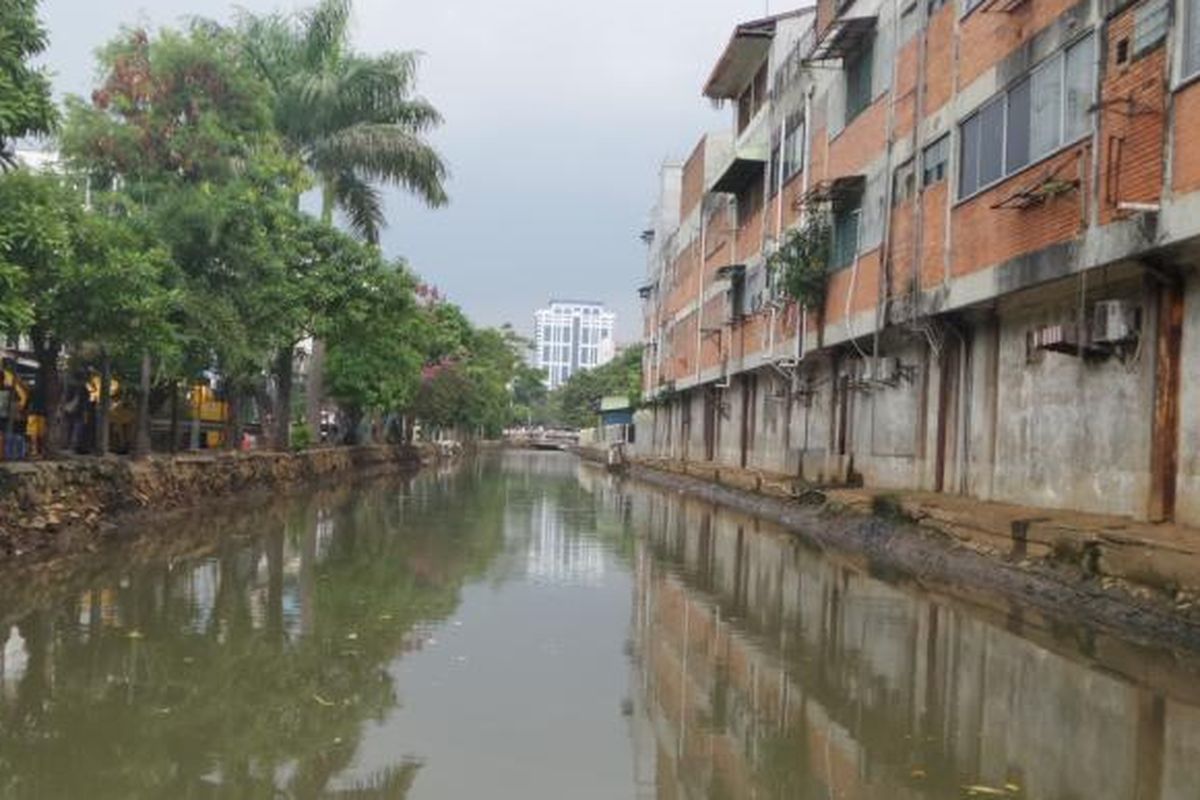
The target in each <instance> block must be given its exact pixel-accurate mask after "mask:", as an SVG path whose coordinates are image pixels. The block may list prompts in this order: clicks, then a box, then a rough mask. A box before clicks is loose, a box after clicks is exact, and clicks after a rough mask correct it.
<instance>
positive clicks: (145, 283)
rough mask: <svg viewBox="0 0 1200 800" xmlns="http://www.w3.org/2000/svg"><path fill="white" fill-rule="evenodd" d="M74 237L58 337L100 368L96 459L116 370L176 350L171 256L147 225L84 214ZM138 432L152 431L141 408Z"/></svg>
mask: <svg viewBox="0 0 1200 800" xmlns="http://www.w3.org/2000/svg"><path fill="white" fill-rule="evenodd" d="M75 225H76V227H75V229H74V231H73V237H72V238H73V252H72V254H71V258H70V259H69V260H68V261H67V263H66V268H65V269H64V270H63V274H62V282H61V284H60V285H59V287H58V296H57V297H56V303H57V304H59V305H60V306H61V307H62V309H63V310H64V311H66V312H68V313H65V314H64V318H63V320H62V324H61V334H62V338H63V340H64V341H65V342H67V343H70V344H71V345H72V346H73V347H74V348H75V349H82V348H83V347H84V346H85V345H90V346H92V347H94V348H95V349H96V351H97V357H98V361H99V363H100V378H101V380H100V400H99V405H98V408H97V424H96V442H95V451H96V452H97V453H98V454H100V455H105V454H106V453H108V450H109V425H108V420H109V412H110V410H111V407H112V382H113V363H114V360H116V359H122V358H124V359H130V358H136V357H139V356H140V355H141V354H143V353H153V354H155V355H158V356H164V355H165V354H166V353H167V352H169V351H170V350H172V349H173V348H174V346H175V333H174V329H173V327H172V325H171V321H170V319H171V312H172V310H173V306H174V303H175V300H176V295H175V293H174V292H173V291H172V290H170V289H169V288H168V278H167V276H168V274H169V273H170V272H171V271H172V270H173V264H172V262H171V258H170V254H169V252H168V251H167V250H166V248H165V247H164V246H163V245H162V244H161V243H160V242H159V241H158V240H157V237H155V236H154V233H153V231H152V230H150V229H149V227H148V226H147V225H146V224H145V221H144V220H139V219H131V218H125V217H109V216H105V215H100V214H82V215H81V216H80V218H79V219H78V220H77V222H76V223H75ZM145 389H146V387H143V389H142V390H143V391H145ZM139 409H140V412H139V419H138V429H139V430H143V429H146V430H148V428H147V427H146V426H147V425H148V423H149V420H148V419H145V418H143V417H142V415H145V414H146V413H147V411H148V409H147V408H146V407H145V405H144V404H139Z"/></svg>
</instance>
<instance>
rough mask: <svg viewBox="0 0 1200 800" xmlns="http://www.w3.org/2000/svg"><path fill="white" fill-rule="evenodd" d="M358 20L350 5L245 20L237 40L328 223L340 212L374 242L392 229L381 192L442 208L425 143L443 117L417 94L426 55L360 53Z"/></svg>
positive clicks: (342, 1) (436, 172)
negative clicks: (384, 186)
mask: <svg viewBox="0 0 1200 800" xmlns="http://www.w3.org/2000/svg"><path fill="white" fill-rule="evenodd" d="M350 12H351V3H350V0H319V2H318V3H317V5H316V6H314V7H313V8H311V9H309V10H307V11H305V12H303V13H300V14H297V15H291V16H283V15H279V14H275V15H269V16H254V15H249V14H247V15H244V16H243V18H242V20H241V23H240V25H239V30H238V33H239V37H240V40H241V43H242V47H243V49H244V52H245V53H246V56H247V58H248V59H249V61H250V62H251V63H252V64H253V65H254V66H255V68H256V69H257V71H258V74H259V75H260V76H261V77H262V78H263V79H264V80H266V81H267V82H268V83H269V84H270V86H271V88H272V90H273V93H272V100H273V102H272V107H273V115H274V120H275V125H276V128H277V129H278V130H279V132H280V134H281V135H282V137H283V139H284V141H285V142H286V143H287V145H288V148H289V150H290V151H291V152H293V153H295V154H297V155H299V156H300V157H301V158H302V159H303V160H304V163H305V165H306V166H307V168H308V169H309V170H310V171H311V172H312V174H313V175H315V176H316V177H317V179H318V180H319V182H320V185H321V188H322V194H323V199H324V214H323V217H324V219H325V221H327V222H328V221H330V220H331V219H332V212H333V208H334V207H335V206H336V207H338V208H340V209H341V210H342V211H343V212H344V213H345V214H346V217H347V219H348V221H349V223H350V226H351V227H352V228H353V230H354V231H355V232H356V233H357V234H359V235H360V236H362V237H363V238H364V239H366V240H367V241H370V242H375V241H378V238H379V231H380V229H382V227H383V226H384V223H385V220H384V215H383V201H382V197H381V195H380V193H379V190H378V189H377V188H376V185H375V184H377V183H380V182H384V183H391V184H394V185H397V186H400V187H402V188H404V189H406V190H408V191H410V192H413V193H414V194H416V195H417V196H418V197H420V198H422V199H423V200H424V201H425V202H427V203H428V204H429V205H431V206H439V205H442V204H444V203H445V202H446V192H445V189H444V187H443V183H444V181H445V180H446V177H447V170H446V166H445V164H443V162H442V160H441V157H440V156H439V155H438V154H437V152H436V151H435V150H434V149H433V148H432V147H431V146H430V145H429V144H428V143H427V142H426V141H425V139H424V136H425V134H427V133H428V132H429V131H430V130H432V129H433V128H435V127H436V126H437V125H439V124H440V123H441V115H440V114H438V112H437V110H436V109H434V107H433V106H432V105H430V104H429V103H428V102H427V101H425V100H424V99H422V98H420V97H417V96H415V94H414V91H415V83H416V65H417V54H416V53H413V52H388V53H383V54H380V55H373V56H365V55H361V54H359V53H355V52H354V51H353V50H352V49H351V46H350V29H349V23H350Z"/></svg>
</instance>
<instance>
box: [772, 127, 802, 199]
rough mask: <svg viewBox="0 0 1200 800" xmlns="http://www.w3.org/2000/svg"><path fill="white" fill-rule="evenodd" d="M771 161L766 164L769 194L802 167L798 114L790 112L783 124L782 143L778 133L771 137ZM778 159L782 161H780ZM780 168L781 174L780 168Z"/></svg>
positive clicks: (774, 191)
mask: <svg viewBox="0 0 1200 800" xmlns="http://www.w3.org/2000/svg"><path fill="white" fill-rule="evenodd" d="M773 142H774V144H773V145H772V147H771V161H770V163H769V165H768V170H769V171H768V172H767V182H768V184H769V185H770V187H771V196H772V197H774V196H775V195H776V193H778V192H779V190H780V189H781V188H782V186H783V184H785V183H787V182H788V181H789V180H791V178H792V176H793V175H795V174H796V173H797V172H799V171H800V170H801V169H802V168H803V167H804V122H803V118H802V117H801V116H800V115H799V114H792V115H791V116H789V117H788V118H787V123H786V124H785V125H784V134H783V143H782V146H781V145H780V142H779V134H778V133H776V134H775V136H774V137H773ZM780 159H782V160H783V163H782V164H781V163H780ZM781 169H782V173H783V174H782V176H781V175H780V170H781Z"/></svg>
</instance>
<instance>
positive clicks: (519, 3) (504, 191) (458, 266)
mask: <svg viewBox="0 0 1200 800" xmlns="http://www.w3.org/2000/svg"><path fill="white" fill-rule="evenodd" d="M303 5H305V3H297V2H295V0H241V1H240V2H237V3H226V2H224V1H223V0H219V1H218V2H211V1H208V2H206V1H205V0H105V2H100V3H98V2H95V0H42V4H41V15H42V18H43V20H44V21H45V23H46V25H47V27H48V28H49V32H50V48H49V51H48V53H47V54H46V57H45V59H44V61H45V63H46V64H47V65H48V66H49V67H50V69H51V70H52V71H53V72H54V73H55V86H56V89H57V90H58V92H59V93H60V94H64V93H68V92H71V93H77V94H84V95H86V94H88V93H89V92H90V89H91V86H92V82H93V79H94V77H95V67H94V61H93V57H92V54H93V52H94V51H95V49H96V47H98V46H99V45H100V44H102V43H103V42H105V41H106V40H107V39H109V38H111V37H112V36H113V35H114V34H115V33H116V32H117V29H118V28H119V27H120V26H121V25H122V24H126V25H129V24H144V25H149V26H151V27H158V26H162V25H174V24H178V23H179V22H180V20H181V19H183V18H184V17H185V16H186V15H191V14H200V15H204V16H209V17H215V18H218V19H228V17H229V16H230V14H231V13H232V10H233V9H234V8H235V7H243V8H246V9H249V10H251V11H268V10H272V9H283V10H291V9H294V8H296V7H300V6H303ZM777 5H780V8H782V5H781V4H778V3H777ZM780 8H772V9H771V10H773V11H777V10H780ZM766 10H767V9H766V5H765V2H764V0H605V2H595V0H590V1H589V2H582V1H581V0H507V2H496V0H428V1H427V2H424V3H415V2H400V1H399V0H357V2H356V6H355V20H354V32H355V41H356V45H357V47H358V48H359V49H360V50H362V51H365V52H379V51H383V50H395V49H404V50H408V49H413V50H421V51H423V52H424V54H425V56H424V60H423V62H422V67H421V73H420V83H419V86H420V90H421V93H422V94H424V95H425V96H426V97H428V98H429V99H430V100H432V101H433V103H434V104H435V105H436V106H437V107H438V108H439V109H440V110H441V111H442V113H443V114H444V116H445V117H446V124H445V126H444V127H443V128H442V129H441V130H440V131H438V132H437V133H436V134H435V135H434V137H433V141H434V142H435V144H436V145H437V147H438V148H439V149H440V150H441V152H442V154H443V155H444V156H445V157H446V159H447V161H448V162H449V164H450V168H451V170H452V173H453V176H452V179H451V182H450V185H449V192H450V198H451V202H450V205H449V206H448V207H446V208H443V209H438V210H436V211H430V210H427V209H425V208H423V207H422V206H421V205H419V204H418V203H415V202H413V201H411V200H408V199H406V198H404V197H402V196H400V195H399V194H398V193H390V194H389V196H388V204H387V211H388V222H389V224H388V229H387V230H386V232H385V233H384V237H383V245H384V248H385V250H386V251H387V252H388V254H389V255H400V256H404V257H405V258H407V259H408V260H409V262H410V263H411V264H412V266H413V267H414V268H415V269H416V271H417V272H418V273H420V274H421V275H422V276H423V277H424V278H425V279H426V280H428V281H430V282H432V283H434V284H436V285H437V286H439V287H440V288H441V289H443V290H444V291H445V292H447V293H448V294H449V295H450V297H451V299H453V300H454V301H455V302H458V303H460V304H461V305H462V306H463V307H464V308H465V309H466V311H467V313H468V314H470V315H471V317H472V318H474V319H475V320H476V321H478V322H480V323H483V324H493V325H498V324H500V323H503V322H512V323H513V324H514V325H515V326H516V327H517V329H518V330H521V331H529V330H530V329H531V328H532V316H533V311H534V309H535V308H537V307H538V306H539V305H542V304H544V303H545V301H546V300H547V299H548V298H549V297H551V296H560V297H564V296H565V297H571V298H594V299H597V300H602V301H604V302H605V303H607V304H608V305H609V307H610V308H611V309H613V310H614V311H616V312H617V315H618V319H617V327H618V339H619V340H620V341H622V342H627V341H631V340H634V339H636V338H637V337H638V336H639V334H640V322H639V312H638V310H637V309H638V305H637V295H636V288H637V286H638V284H639V282H640V279H641V277H642V274H643V272H644V268H645V260H644V248H643V245H642V244H641V242H640V241H639V240H638V236H637V235H638V232H639V231H641V230H642V228H644V227H645V220H646V216H647V211H648V209H649V208H650V206H651V205H652V204H653V202H654V199H655V189H656V180H657V173H658V168H659V166H660V165H661V164H662V162H663V161H664V160H665V159H668V158H673V159H679V158H682V157H683V156H686V155H687V153H688V152H689V151H690V150H691V147H692V145H693V144H694V143H695V141H696V139H697V138H698V137H699V135H700V134H701V132H703V131H704V130H708V129H713V128H721V127H724V126H725V125H727V124H728V120H729V117H728V116H727V112H726V111H715V110H714V109H713V108H712V107H711V106H710V105H709V103H708V102H707V101H706V100H705V99H703V98H702V97H701V96H700V89H701V86H702V84H703V82H704V79H705V78H706V77H707V75H708V73H709V70H710V69H711V67H712V65H713V64H714V63H715V61H716V58H717V56H718V55H719V53H720V51H721V49H722V47H723V46H724V44H725V42H726V41H727V39H728V36H729V34H730V32H731V30H732V28H733V26H734V25H735V24H736V23H737V22H739V21H744V20H746V19H753V18H756V17H759V16H762V15H763V14H764V13H765V11H766Z"/></svg>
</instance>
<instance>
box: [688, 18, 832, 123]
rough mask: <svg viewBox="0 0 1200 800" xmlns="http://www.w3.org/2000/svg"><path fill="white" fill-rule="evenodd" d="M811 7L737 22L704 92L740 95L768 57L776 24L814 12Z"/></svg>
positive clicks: (717, 97) (707, 94)
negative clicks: (740, 22) (739, 23)
mask: <svg viewBox="0 0 1200 800" xmlns="http://www.w3.org/2000/svg"><path fill="white" fill-rule="evenodd" d="M812 11H813V10H812V8H801V9H796V10H795V11H789V12H787V13H786V14H776V15H775V16H772V17H764V18H763V19H756V20H754V21H752V22H744V23H742V24H741V25H738V26H737V27H736V28H735V29H734V31H733V35H732V36H731V37H729V43H728V44H727V45H725V50H724V52H722V53H721V57H720V58H719V59H718V60H717V64H716V66H715V67H713V71H712V74H711V75H709V76H708V81H707V82H706V83H705V84H704V96H705V97H709V98H711V99H713V100H733V99H735V98H737V97H738V95H740V94H741V93H742V90H743V89H745V88H746V85H747V84H748V83H750V81H751V80H753V79H754V73H756V72H757V71H758V68H759V67H760V66H762V63H763V61H764V60H766V58H767V54H768V52H769V51H770V49H771V39H772V38H773V37H774V36H775V24H776V23H777V22H779V21H780V20H781V19H787V18H789V17H798V16H801V15H804V14H811V13H812Z"/></svg>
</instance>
